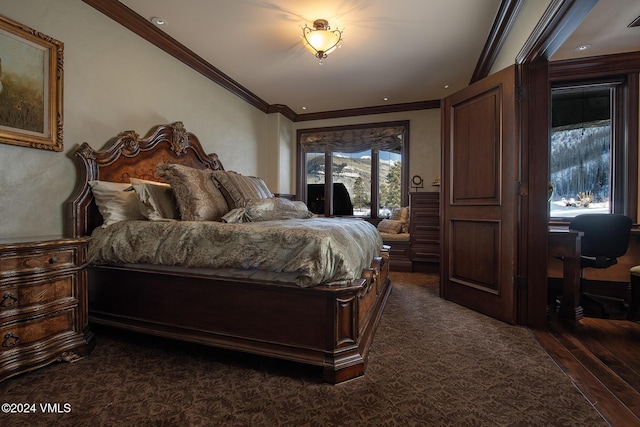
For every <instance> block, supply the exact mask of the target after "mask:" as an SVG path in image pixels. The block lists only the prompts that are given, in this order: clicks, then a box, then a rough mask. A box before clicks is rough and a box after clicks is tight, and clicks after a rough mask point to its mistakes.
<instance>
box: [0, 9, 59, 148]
mask: <svg viewBox="0 0 640 427" xmlns="http://www.w3.org/2000/svg"><path fill="white" fill-rule="evenodd" d="M63 48H64V45H63V44H62V43H61V42H59V41H58V40H55V39H53V38H51V37H49V36H46V35H44V34H42V33H40V32H38V31H36V30H34V29H32V28H29V27H27V26H25V25H22V24H20V23H18V22H15V21H12V20H11V19H9V18H6V17H4V16H2V15H0V142H2V143H5V144H13V145H22V146H25V147H32V148H40V149H44V150H52V151H62V83H63V79H62V62H63V55H62V52H63Z"/></svg>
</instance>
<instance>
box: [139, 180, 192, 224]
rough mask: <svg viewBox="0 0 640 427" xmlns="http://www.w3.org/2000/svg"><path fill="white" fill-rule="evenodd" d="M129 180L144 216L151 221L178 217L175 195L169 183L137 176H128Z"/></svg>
mask: <svg viewBox="0 0 640 427" xmlns="http://www.w3.org/2000/svg"><path fill="white" fill-rule="evenodd" d="M129 182H131V186H132V187H133V190H134V191H135V192H136V195H137V196H138V200H139V202H140V212H141V213H142V215H143V216H144V217H145V218H147V219H149V220H151V221H163V220H167V219H179V218H180V212H179V211H178V205H177V203H176V196H175V195H174V194H173V190H172V189H171V186H170V185H169V184H165V183H162V182H156V181H147V180H145V179H138V178H130V179H129Z"/></svg>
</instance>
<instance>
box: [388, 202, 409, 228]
mask: <svg viewBox="0 0 640 427" xmlns="http://www.w3.org/2000/svg"><path fill="white" fill-rule="evenodd" d="M389 219H393V220H396V221H402V231H401V232H402V233H408V232H409V207H408V206H407V207H403V208H393V209H392V210H391V217H390V218H389Z"/></svg>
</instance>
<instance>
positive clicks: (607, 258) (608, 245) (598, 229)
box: [569, 214, 632, 318]
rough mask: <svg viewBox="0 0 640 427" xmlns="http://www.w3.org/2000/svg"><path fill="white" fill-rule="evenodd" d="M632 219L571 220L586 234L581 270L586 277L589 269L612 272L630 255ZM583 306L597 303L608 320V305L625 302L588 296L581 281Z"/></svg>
mask: <svg viewBox="0 0 640 427" xmlns="http://www.w3.org/2000/svg"><path fill="white" fill-rule="evenodd" d="M631 225H632V221H631V218H629V217H628V216H625V215H619V214H583V215H578V216H576V217H575V218H573V219H572V220H571V222H570V223H569V228H570V229H572V230H577V231H582V232H583V233H584V235H583V236H582V239H581V243H582V251H581V257H580V266H581V267H582V274H583V276H584V269H585V268H609V267H611V266H612V265H615V264H617V263H618V258H619V257H621V256H623V255H624V254H625V253H626V252H627V248H628V247H629V239H630V237H631ZM581 287H582V298H581V299H582V302H581V304H582V305H583V306H584V305H585V303H594V304H595V305H597V306H598V308H599V309H600V311H601V314H602V316H603V317H605V318H608V317H609V312H608V310H607V302H610V301H612V300H613V301H619V302H620V303H622V304H623V305H624V299H619V298H611V297H605V296H600V295H594V294H590V293H587V292H585V290H584V280H583V279H582V280H581Z"/></svg>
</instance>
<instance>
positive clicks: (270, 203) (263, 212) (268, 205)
mask: <svg viewBox="0 0 640 427" xmlns="http://www.w3.org/2000/svg"><path fill="white" fill-rule="evenodd" d="M311 216H313V214H312V213H311V212H310V211H309V209H308V208H307V205H306V204H305V203H304V202H301V201H293V200H288V199H283V198H281V197H270V198H268V199H253V200H250V201H248V202H247V204H246V205H245V206H244V207H243V208H236V209H233V210H231V211H229V213H227V214H226V215H225V216H224V217H222V220H223V221H224V222H230V223H231V222H257V221H270V220H275V219H292V218H311Z"/></svg>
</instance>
